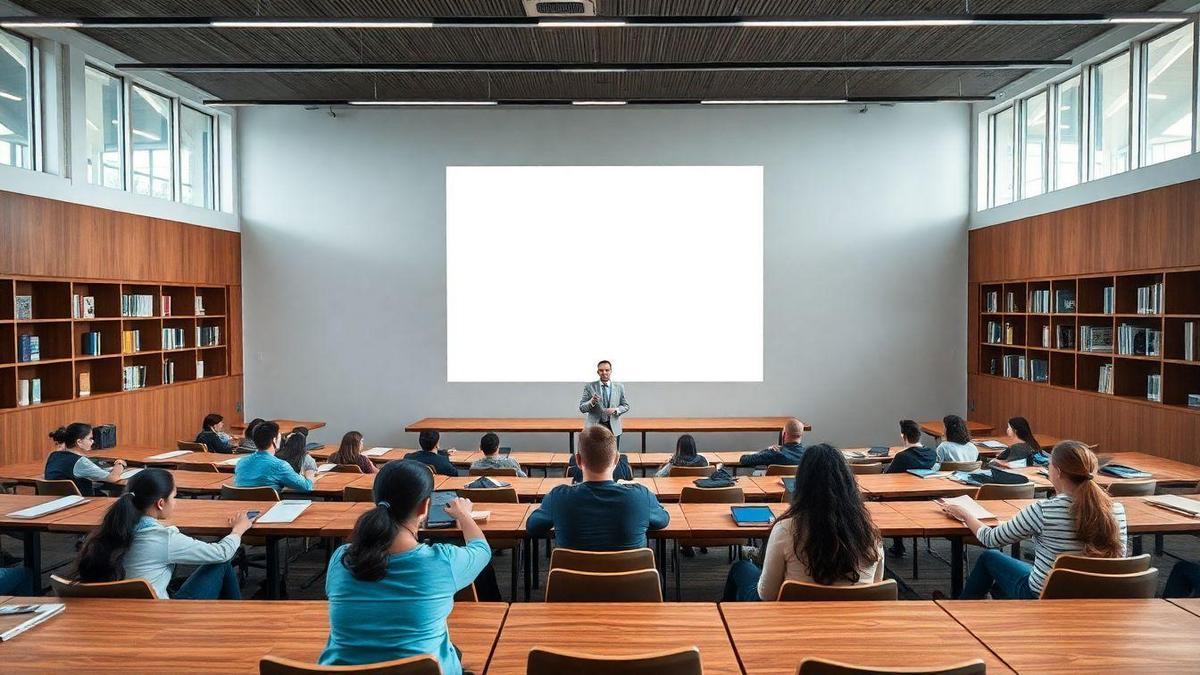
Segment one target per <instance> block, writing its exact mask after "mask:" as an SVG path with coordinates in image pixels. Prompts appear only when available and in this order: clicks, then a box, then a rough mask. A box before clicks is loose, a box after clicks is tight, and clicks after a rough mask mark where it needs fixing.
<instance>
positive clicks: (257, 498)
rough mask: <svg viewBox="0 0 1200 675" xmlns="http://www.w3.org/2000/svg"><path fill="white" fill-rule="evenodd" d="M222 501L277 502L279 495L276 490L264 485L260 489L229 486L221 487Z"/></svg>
mask: <svg viewBox="0 0 1200 675" xmlns="http://www.w3.org/2000/svg"><path fill="white" fill-rule="evenodd" d="M221 499H227V500H230V501H235V502H277V501H279V493H278V492H276V491H275V488H273V487H270V486H267V485H263V486H260V487H234V486H232V485H229V484H225V485H222V486H221Z"/></svg>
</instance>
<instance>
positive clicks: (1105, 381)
mask: <svg viewBox="0 0 1200 675" xmlns="http://www.w3.org/2000/svg"><path fill="white" fill-rule="evenodd" d="M1096 391H1098V392H1100V393H1101V394H1111V393H1113V366H1112V364H1111V363H1105V364H1102V365H1101V366H1100V381H1099V385H1098V386H1097V387H1096Z"/></svg>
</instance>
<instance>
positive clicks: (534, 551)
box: [529, 537, 541, 588]
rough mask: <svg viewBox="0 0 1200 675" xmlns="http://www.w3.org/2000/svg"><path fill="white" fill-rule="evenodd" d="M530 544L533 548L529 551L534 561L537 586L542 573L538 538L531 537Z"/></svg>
mask: <svg viewBox="0 0 1200 675" xmlns="http://www.w3.org/2000/svg"><path fill="white" fill-rule="evenodd" d="M529 544H530V546H531V550H530V551H529V558H530V559H531V560H532V561H533V587H534V588H537V587H538V575H540V574H541V572H540V571H539V569H538V568H540V567H541V563H539V562H538V538H537V537H531V538H530V539H529Z"/></svg>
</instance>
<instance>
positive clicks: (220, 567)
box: [174, 562, 242, 600]
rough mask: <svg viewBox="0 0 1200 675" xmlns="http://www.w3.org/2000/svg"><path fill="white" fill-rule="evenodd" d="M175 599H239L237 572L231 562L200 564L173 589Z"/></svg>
mask: <svg viewBox="0 0 1200 675" xmlns="http://www.w3.org/2000/svg"><path fill="white" fill-rule="evenodd" d="M174 597H175V599H176V600H241V599H242V589H241V586H239V585H238V579H237V572H235V571H234V570H233V565H232V564H231V563H227V562H223V563H211V564H208V565H201V566H200V567H198V568H196V571H195V572H192V575H191V576H190V577H188V579H187V581H185V582H183V585H182V586H180V587H179V590H177V591H175V595H174Z"/></svg>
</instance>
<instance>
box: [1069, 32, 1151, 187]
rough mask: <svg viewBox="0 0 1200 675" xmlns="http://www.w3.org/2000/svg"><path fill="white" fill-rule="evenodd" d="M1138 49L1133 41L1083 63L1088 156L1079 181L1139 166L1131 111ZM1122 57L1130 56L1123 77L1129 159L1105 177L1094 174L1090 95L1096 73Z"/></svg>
mask: <svg viewBox="0 0 1200 675" xmlns="http://www.w3.org/2000/svg"><path fill="white" fill-rule="evenodd" d="M1137 51H1138V50H1136V49H1134V43H1132V42H1131V43H1129V44H1126V45H1125V46H1123V47H1122V48H1120V49H1118V50H1116V51H1113V52H1111V53H1109V54H1106V55H1105V56H1103V57H1102V58H1099V59H1096V60H1095V61H1092V62H1090V63H1088V64H1087V65H1086V72H1087V75H1088V76H1087V84H1088V88H1087V96H1088V110H1087V117H1085V118H1084V123H1085V124H1087V155H1086V157H1087V166H1086V169H1087V171H1086V172H1085V173H1084V175H1085V176H1086V178H1085V179H1084V180H1083V181H1081V182H1090V181H1094V180H1100V179H1102V178H1108V177H1109V176H1117V175H1120V174H1122V173H1127V172H1129V171H1132V170H1134V169H1135V168H1138V165H1137V162H1136V159H1137V158H1136V157H1135V156H1134V155H1135V149H1136V146H1137V143H1136V142H1135V141H1136V138H1135V136H1134V130H1135V129H1136V128H1137V127H1136V126H1135V122H1136V120H1135V119H1134V111H1133V109H1134V108H1135V107H1136V105H1135V102H1136V101H1137V99H1136V98H1134V96H1135V92H1134V90H1135V88H1136V80H1137V79H1138V78H1137V77H1136V74H1137V72H1138V71H1137V64H1136V63H1135V61H1136V59H1135V55H1136V52H1137ZM1122 56H1127V57H1129V63H1128V64H1127V66H1126V68H1127V71H1128V72H1127V73H1126V77H1127V78H1128V80H1129V86H1128V91H1127V92H1126V97H1127V104H1126V112H1125V123H1126V125H1127V128H1126V132H1127V134H1128V139H1129V140H1128V144H1129V160H1128V162H1126V166H1125V168H1124V169H1123V170H1121V171H1114V172H1112V173H1109V174H1107V175H1104V176H1097V175H1096V154H1095V153H1096V124H1095V116H1094V115H1093V114H1092V113H1093V112H1094V111H1093V108H1095V105H1094V103H1095V100H1094V99H1095V96H1094V95H1093V94H1094V92H1095V89H1096V86H1095V83H1096V76H1097V73H1098V72H1099V71H1100V69H1101V68H1103V67H1104V66H1105V65H1107V64H1108V63H1110V62H1112V61H1114V60H1116V59H1119V58H1121V57H1122ZM1100 113H1101V114H1103V111H1100Z"/></svg>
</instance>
